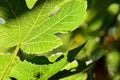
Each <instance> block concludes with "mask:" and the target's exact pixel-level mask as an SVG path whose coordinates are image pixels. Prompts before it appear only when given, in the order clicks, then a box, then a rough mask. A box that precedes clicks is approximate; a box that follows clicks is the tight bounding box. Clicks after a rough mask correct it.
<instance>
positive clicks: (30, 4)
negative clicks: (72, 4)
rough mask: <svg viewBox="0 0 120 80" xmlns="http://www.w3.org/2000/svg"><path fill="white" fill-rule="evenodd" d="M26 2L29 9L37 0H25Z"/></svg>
mask: <svg viewBox="0 0 120 80" xmlns="http://www.w3.org/2000/svg"><path fill="white" fill-rule="evenodd" d="M25 2H26V4H27V7H28V8H29V9H32V8H33V7H34V5H35V3H36V2H37V0H25Z"/></svg>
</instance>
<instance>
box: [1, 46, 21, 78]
mask: <svg viewBox="0 0 120 80" xmlns="http://www.w3.org/2000/svg"><path fill="white" fill-rule="evenodd" d="M19 48H20V45H17V47H16V49H15V51H14V53H13V55H12V57H11V58H10V61H9V63H8V65H7V67H6V68H5V70H4V71H3V73H2V76H1V78H0V80H4V78H5V76H6V74H7V72H8V71H9V69H10V67H11V65H12V64H13V62H14V59H15V57H16V55H17V53H18V51H19Z"/></svg>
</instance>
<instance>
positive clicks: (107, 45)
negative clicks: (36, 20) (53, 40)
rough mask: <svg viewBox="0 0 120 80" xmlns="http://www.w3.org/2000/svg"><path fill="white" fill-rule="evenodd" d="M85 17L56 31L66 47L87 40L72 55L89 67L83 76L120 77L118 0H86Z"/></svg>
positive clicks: (108, 79)
mask: <svg viewBox="0 0 120 80" xmlns="http://www.w3.org/2000/svg"><path fill="white" fill-rule="evenodd" d="M87 1H88V9H87V13H86V17H85V19H84V21H83V23H82V24H80V26H79V28H77V29H76V30H74V31H73V32H72V33H69V34H64V35H63V34H61V35H59V36H60V37H61V38H62V40H63V43H64V45H63V46H61V47H60V48H58V49H56V51H61V50H63V52H64V51H67V50H71V49H73V48H75V47H76V46H78V45H81V44H83V43H84V42H85V41H87V44H86V45H85V47H84V48H83V49H82V50H81V51H80V52H79V53H78V54H77V56H76V57H75V58H76V59H77V60H81V61H84V62H86V63H87V64H88V65H89V64H92V67H91V68H90V69H88V70H87V71H88V78H87V80H119V79H120V0H104V1H101V0H87ZM59 49H60V50H59Z"/></svg>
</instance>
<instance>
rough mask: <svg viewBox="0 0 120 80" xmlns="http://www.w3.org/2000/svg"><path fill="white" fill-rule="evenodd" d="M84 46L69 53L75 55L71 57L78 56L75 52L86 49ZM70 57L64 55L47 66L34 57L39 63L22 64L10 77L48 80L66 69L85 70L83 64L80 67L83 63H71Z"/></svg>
mask: <svg viewBox="0 0 120 80" xmlns="http://www.w3.org/2000/svg"><path fill="white" fill-rule="evenodd" d="M84 45H85V44H83V45H82V46H81V47H80V46H79V47H77V48H75V49H73V50H71V51H69V52H70V53H71V54H73V53H74V55H71V56H75V55H77V53H78V52H79V51H76V52H74V51H75V50H76V49H78V48H79V50H81V49H82V48H83V47H84ZM72 52H73V53H72ZM75 53H76V54H75ZM56 57H57V56H56ZM68 57H70V55H69V56H67V53H64V55H61V56H60V57H57V59H56V60H55V62H52V63H46V62H44V63H46V64H43V63H42V64H40V63H39V61H40V59H37V57H34V58H36V59H37V61H38V62H37V61H34V62H33V61H31V62H32V63H31V62H27V61H24V62H21V63H19V64H18V65H16V66H15V67H13V68H12V70H11V73H10V76H11V77H13V78H16V79H17V80H23V79H24V80H30V79H32V80H35V79H39V80H48V79H50V78H54V77H55V76H56V74H57V73H58V72H59V71H62V70H64V69H66V70H70V69H72V68H76V69H78V68H77V67H80V68H81V69H83V68H82V66H83V64H82V65H80V64H81V63H80V62H78V61H75V60H74V61H73V62H72V61H71V62H72V63H70V62H69V59H68ZM39 58H40V57H39ZM73 58H74V57H73ZM32 60H33V59H32ZM34 60H35V59H34ZM72 60H73V59H72ZM29 61H30V60H29ZM36 62H37V64H35V63H36ZM38 63H39V65H38ZM77 63H78V64H77ZM85 68H86V67H84V69H85ZM80 71H81V70H80ZM54 75H55V76H54ZM63 75H64V74H63ZM21 76H22V77H21ZM50 80H51V79H50Z"/></svg>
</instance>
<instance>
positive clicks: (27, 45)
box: [0, 0, 86, 53]
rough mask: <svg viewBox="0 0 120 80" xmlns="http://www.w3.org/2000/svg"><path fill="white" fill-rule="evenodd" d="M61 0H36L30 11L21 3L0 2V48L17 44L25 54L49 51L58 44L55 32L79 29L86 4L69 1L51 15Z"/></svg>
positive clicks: (15, 1)
mask: <svg viewBox="0 0 120 80" xmlns="http://www.w3.org/2000/svg"><path fill="white" fill-rule="evenodd" d="M62 1H64V0H38V1H37V3H36V5H35V6H34V8H33V9H31V10H29V9H28V8H27V7H26V4H25V1H24V0H0V18H2V19H4V21H5V22H4V24H3V23H2V24H1V23H0V47H2V48H5V49H8V48H11V47H15V46H17V45H20V48H21V49H22V50H23V51H24V52H26V53H42V52H47V51H50V50H52V49H54V48H56V47H58V46H60V45H61V44H62V42H61V40H60V39H59V38H58V37H56V36H55V35H54V34H55V33H65V32H67V31H72V30H74V29H75V28H76V27H78V26H79V24H80V22H81V21H82V19H83V17H84V14H85V12H86V1H82V0H71V1H68V2H67V3H65V4H64V5H63V6H62V7H59V6H58V7H59V10H57V11H56V13H55V14H53V15H52V16H50V15H51V13H52V12H54V11H55V10H56V9H55V7H56V6H57V5H58V4H59V3H60V2H62Z"/></svg>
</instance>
